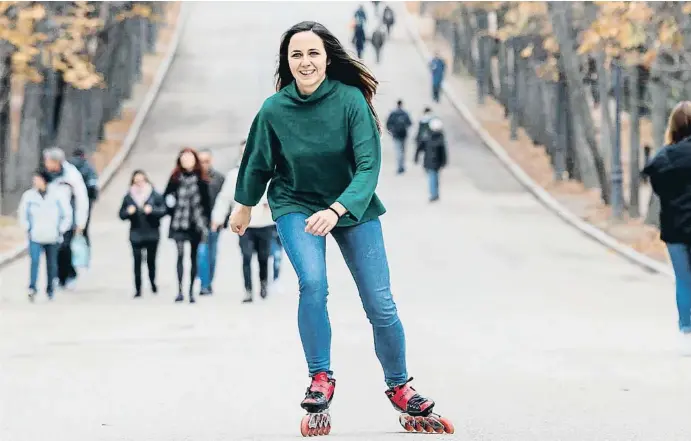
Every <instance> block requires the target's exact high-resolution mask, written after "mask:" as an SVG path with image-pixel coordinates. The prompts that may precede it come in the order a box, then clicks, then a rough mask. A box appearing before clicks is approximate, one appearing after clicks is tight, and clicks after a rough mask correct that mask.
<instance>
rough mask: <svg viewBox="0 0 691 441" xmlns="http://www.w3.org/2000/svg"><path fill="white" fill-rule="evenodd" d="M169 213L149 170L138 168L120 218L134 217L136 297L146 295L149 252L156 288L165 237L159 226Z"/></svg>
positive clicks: (132, 227) (133, 247)
mask: <svg viewBox="0 0 691 441" xmlns="http://www.w3.org/2000/svg"><path fill="white" fill-rule="evenodd" d="M165 215H166V206H165V203H164V202H163V196H161V195H160V194H159V193H158V192H156V190H155V189H154V188H153V186H152V185H151V182H150V181H149V178H148V177H147V176H146V173H144V171H142V170H135V172H134V173H133V174H132V179H131V181H130V190H129V191H128V192H127V194H126V195H125V197H124V198H123V199H122V205H121V206H120V219H122V220H129V221H130V244H132V255H133V257H134V288H135V294H134V297H140V296H141V295H142V254H143V252H146V266H147V269H148V270H149V282H150V283H151V291H152V292H153V293H154V294H155V293H156V292H157V291H158V288H156V254H157V251H158V242H159V240H160V238H161V235H160V232H159V226H160V224H161V218H162V217H163V216H165Z"/></svg>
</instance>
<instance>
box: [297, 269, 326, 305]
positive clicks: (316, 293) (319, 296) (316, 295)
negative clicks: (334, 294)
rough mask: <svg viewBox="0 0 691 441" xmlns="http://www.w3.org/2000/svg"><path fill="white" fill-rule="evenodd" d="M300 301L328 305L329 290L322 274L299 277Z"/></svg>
mask: <svg viewBox="0 0 691 441" xmlns="http://www.w3.org/2000/svg"><path fill="white" fill-rule="evenodd" d="M299 279H300V281H299V285H300V300H301V301H303V302H304V301H307V302H310V303H326V296H327V295H328V292H329V288H328V285H327V283H326V277H324V276H322V275H321V274H304V275H301V276H300V277H299Z"/></svg>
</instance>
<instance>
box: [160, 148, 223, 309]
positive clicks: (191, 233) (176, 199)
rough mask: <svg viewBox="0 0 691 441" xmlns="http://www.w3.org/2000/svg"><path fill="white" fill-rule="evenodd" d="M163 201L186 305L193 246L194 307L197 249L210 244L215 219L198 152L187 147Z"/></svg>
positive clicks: (183, 150)
mask: <svg viewBox="0 0 691 441" xmlns="http://www.w3.org/2000/svg"><path fill="white" fill-rule="evenodd" d="M163 197H164V200H165V203H166V206H167V207H168V213H169V214H170V230H169V234H168V237H169V238H170V239H173V240H174V241H175V244H176V245H177V249H178V259H177V273H178V296H177V297H176V298H175V301H176V302H182V301H183V300H184V299H185V298H184V295H183V293H182V280H183V275H184V258H185V243H186V242H189V244H190V276H189V283H190V285H189V287H190V289H189V298H190V303H194V302H195V300H194V291H193V290H194V281H195V279H196V277H197V249H198V248H199V244H200V243H201V242H203V241H204V240H206V237H207V234H208V225H209V222H208V220H209V219H210V218H211V206H210V205H211V202H210V199H209V185H208V182H207V177H206V174H205V173H204V170H203V169H202V166H201V163H200V162H199V158H198V157H197V152H196V151H195V150H194V149H192V148H189V147H186V148H184V149H182V150H181V151H180V154H179V155H178V159H177V163H176V166H175V169H174V170H173V174H172V175H171V177H170V180H169V181H168V185H167V186H166V189H165V191H164V192H163Z"/></svg>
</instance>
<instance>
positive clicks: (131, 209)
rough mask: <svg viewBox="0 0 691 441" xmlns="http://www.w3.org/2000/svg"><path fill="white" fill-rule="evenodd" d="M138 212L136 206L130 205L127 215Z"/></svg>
mask: <svg viewBox="0 0 691 441" xmlns="http://www.w3.org/2000/svg"><path fill="white" fill-rule="evenodd" d="M136 211H137V207H135V206H134V205H130V206H129V207H127V214H134V213H135V212H136Z"/></svg>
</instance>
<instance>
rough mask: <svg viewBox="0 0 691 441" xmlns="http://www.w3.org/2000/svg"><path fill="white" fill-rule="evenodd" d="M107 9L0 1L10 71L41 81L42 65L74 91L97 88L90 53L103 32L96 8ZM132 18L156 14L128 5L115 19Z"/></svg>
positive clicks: (0, 36) (1, 37)
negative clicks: (10, 66) (57, 73)
mask: <svg viewBox="0 0 691 441" xmlns="http://www.w3.org/2000/svg"><path fill="white" fill-rule="evenodd" d="M58 4H60V5H58ZM111 7H113V6H111V4H110V3H109V2H86V1H77V2H56V3H52V2H17V1H0V46H2V45H9V46H10V48H11V63H12V72H13V75H17V76H21V77H24V78H26V79H28V80H29V81H32V82H41V81H42V80H43V76H42V74H41V71H42V70H44V69H46V68H48V69H53V70H55V71H58V72H61V73H62V76H63V79H64V80H65V81H66V82H67V83H69V84H71V85H72V86H74V87H76V88H78V89H91V88H92V87H96V86H103V78H102V76H101V75H100V74H99V73H98V72H97V71H96V69H95V67H94V65H93V56H94V53H95V50H96V49H95V46H96V44H97V35H98V33H99V32H101V31H103V30H104V21H103V20H102V18H101V17H100V10H101V8H111ZM135 16H140V17H145V18H148V19H155V18H156V17H154V16H153V12H152V9H151V7H150V6H149V5H147V4H145V3H134V4H133V5H132V7H131V8H128V9H126V10H124V11H121V12H119V13H118V15H117V18H118V20H124V19H127V18H131V17H135Z"/></svg>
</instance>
